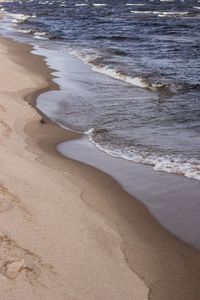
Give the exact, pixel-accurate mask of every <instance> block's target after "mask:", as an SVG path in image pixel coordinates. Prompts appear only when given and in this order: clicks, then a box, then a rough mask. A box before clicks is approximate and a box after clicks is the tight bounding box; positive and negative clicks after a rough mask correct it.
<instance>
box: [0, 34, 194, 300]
mask: <svg viewBox="0 0 200 300" xmlns="http://www.w3.org/2000/svg"><path fill="white" fill-rule="evenodd" d="M30 51H31V47H30V46H26V45H22V44H18V43H15V42H12V41H9V40H5V39H1V40H0V61H1V69H0V169H1V172H0V290H1V296H0V299H2V300H3V299H5V300H16V299H17V300H18V299H20V300H25V299H26V300H27V299H29V300H32V299H35V300H36V299H38V300H40V299H41V300H45V299H48V300H49V299H52V300H61V299H63V300H95V299H97V300H112V299H113V300H129V299H130V300H145V299H151V300H152V299H153V300H199V299H200V289H199V285H200V254H199V251H198V250H195V249H193V248H192V247H190V246H188V245H186V244H185V243H183V242H182V241H179V240H178V239H176V238H175V237H173V236H172V235H170V234H169V233H168V232H167V231H166V230H165V229H163V228H162V227H161V226H160V225H159V224H158V223H157V221H155V220H154V218H153V217H152V216H151V215H150V214H149V212H148V211H147V209H146V208H145V207H143V206H142V205H141V204H140V203H139V202H138V201H137V200H135V199H133V198H132V197H130V196H129V195H128V194H127V193H125V192H124V191H123V190H122V189H121V187H120V186H119V185H118V184H117V183H116V182H115V181H114V180H113V179H112V178H111V177H109V176H107V175H105V174H103V173H102V172H100V171H98V170H96V169H94V168H92V167H89V166H86V165H83V164H81V163H78V162H75V161H72V160H68V159H65V158H63V157H62V156H61V155H60V154H58V153H57V151H56V144H57V143H58V142H61V141H64V140H67V139H72V138H76V137H77V136H78V135H76V134H74V133H72V132H67V131H65V130H64V129H61V128H59V127H58V126H56V125H54V124H53V123H51V122H49V120H48V118H45V117H44V116H43V117H44V122H40V121H41V116H40V115H39V114H38V112H37V111H36V110H35V109H34V107H33V106H32V105H30V104H31V103H32V104H34V100H35V97H36V95H37V94H38V93H40V92H41V91H45V90H47V89H48V88H58V87H57V86H56V85H55V84H53V83H52V82H51V74H50V71H51V70H49V69H48V67H47V66H46V65H45V63H44V61H43V59H42V57H39V56H35V55H33V54H31V53H30ZM24 99H25V100H24Z"/></svg>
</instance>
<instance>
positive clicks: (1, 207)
mask: <svg viewBox="0 0 200 300" xmlns="http://www.w3.org/2000/svg"><path fill="white" fill-rule="evenodd" d="M12 208H13V204H12V202H11V201H10V200H7V199H3V198H1V197H0V213H3V212H6V211H9V210H10V209H12Z"/></svg>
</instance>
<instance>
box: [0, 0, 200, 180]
mask: <svg viewBox="0 0 200 300" xmlns="http://www.w3.org/2000/svg"><path fill="white" fill-rule="evenodd" d="M1 10H2V11H4V12H5V18H4V22H5V24H7V29H8V28H9V30H10V32H12V34H15V36H16V37H18V38H19V39H20V38H21V39H23V38H24V37H26V38H27V39H29V40H30V42H31V41H34V43H38V45H40V46H41V47H42V46H44V47H47V48H49V49H61V48H62V49H65V50H66V52H67V53H71V54H72V55H73V56H76V57H77V58H78V59H80V60H81V61H82V62H84V64H86V65H88V66H89V68H90V70H91V74H94V78H92V76H91V75H90V76H81V74H79V75H77V77H76V78H74V77H73V78H72V79H73V80H74V82H75V81H76V86H77V87H80V89H77V90H79V92H78V91H77V93H76V92H74V93H73V95H70V94H69V93H68V94H66V97H63V99H62V100H61V101H59V106H60V108H59V109H57V110H56V111H53V113H52V116H53V118H54V120H55V121H57V122H58V123H60V124H61V125H63V126H65V127H67V128H71V129H73V130H77V131H81V132H85V134H87V135H88V139H89V140H90V141H91V142H92V143H95V145H96V146H97V147H98V148H100V149H101V150H103V151H105V152H106V153H107V154H109V155H112V156H116V157H121V158H123V159H127V160H130V161H131V160H132V161H134V162H139V163H145V164H149V165H152V167H153V168H154V169H155V170H158V171H166V172H169V173H176V174H180V175H184V176H187V177H190V178H194V179H198V180H200V55H199V53H200V1H199V0H159V1H158V0H132V1H130V0H127V1H124V0H123V1H122V0H101V1H97V2H95V1H91V0H87V1H84V0H81V1H78V0H76V1H75V0H60V1H58V0H56V1H55V0H45V1H36V0H26V1H25V0H24V1H10V2H6V3H1ZM69 73H70V71H69ZM98 74H101V77H99V76H98ZM68 76H70V74H69V75H68ZM102 76H104V77H103V78H104V79H103V80H102ZM100 78H101V80H100ZM81 88H83V93H82V92H81Z"/></svg>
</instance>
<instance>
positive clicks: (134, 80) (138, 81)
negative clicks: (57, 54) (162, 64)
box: [71, 51, 165, 91]
mask: <svg viewBox="0 0 200 300" xmlns="http://www.w3.org/2000/svg"><path fill="white" fill-rule="evenodd" d="M71 54H72V55H74V56H76V57H78V58H79V59H80V60H81V61H83V62H84V63H85V64H87V65H89V66H90V68H91V69H92V71H94V72H97V73H101V74H104V75H107V76H110V77H112V78H114V79H117V80H121V81H124V82H126V83H128V84H130V85H133V86H137V87H141V88H145V89H149V90H152V91H156V90H158V89H160V88H162V87H163V86H164V85H165V84H162V83H150V82H148V81H147V80H145V79H144V78H142V77H139V76H135V77H132V76H129V75H126V74H122V73H120V72H118V71H117V70H115V69H112V68H110V67H108V66H96V65H94V64H93V63H92V61H93V60H95V59H96V58H97V56H96V55H95V54H94V55H82V54H80V53H79V52H76V51H72V52H71Z"/></svg>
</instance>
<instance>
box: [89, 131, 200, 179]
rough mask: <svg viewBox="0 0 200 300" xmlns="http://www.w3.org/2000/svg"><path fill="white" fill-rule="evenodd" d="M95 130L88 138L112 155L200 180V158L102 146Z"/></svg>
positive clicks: (156, 169)
mask: <svg viewBox="0 0 200 300" xmlns="http://www.w3.org/2000/svg"><path fill="white" fill-rule="evenodd" d="M88 132H89V131H88ZM93 132H95V130H93V131H91V133H90V135H88V140H89V141H90V142H92V143H93V144H94V145H95V146H96V147H97V148H98V149H100V150H101V151H104V152H105V153H107V154H108V155H110V156H113V157H118V158H123V159H126V160H129V161H133V162H135V163H142V164H147V165H152V166H153V169H154V170H155V171H162V172H167V173H172V174H178V175H182V176H185V177H188V178H192V179H196V180H200V160H194V159H193V160H186V159H183V158H181V157H173V156H171V157H170V155H168V156H167V155H165V156H160V157H159V156H156V155H153V154H149V153H142V152H141V153H139V152H138V151H135V150H134V149H133V148H129V149H128V148H127V149H124V150H123V151H121V150H120V149H119V150H118V149H114V148H112V147H107V146H101V145H100V144H98V143H96V142H95V141H94V140H93Z"/></svg>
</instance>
